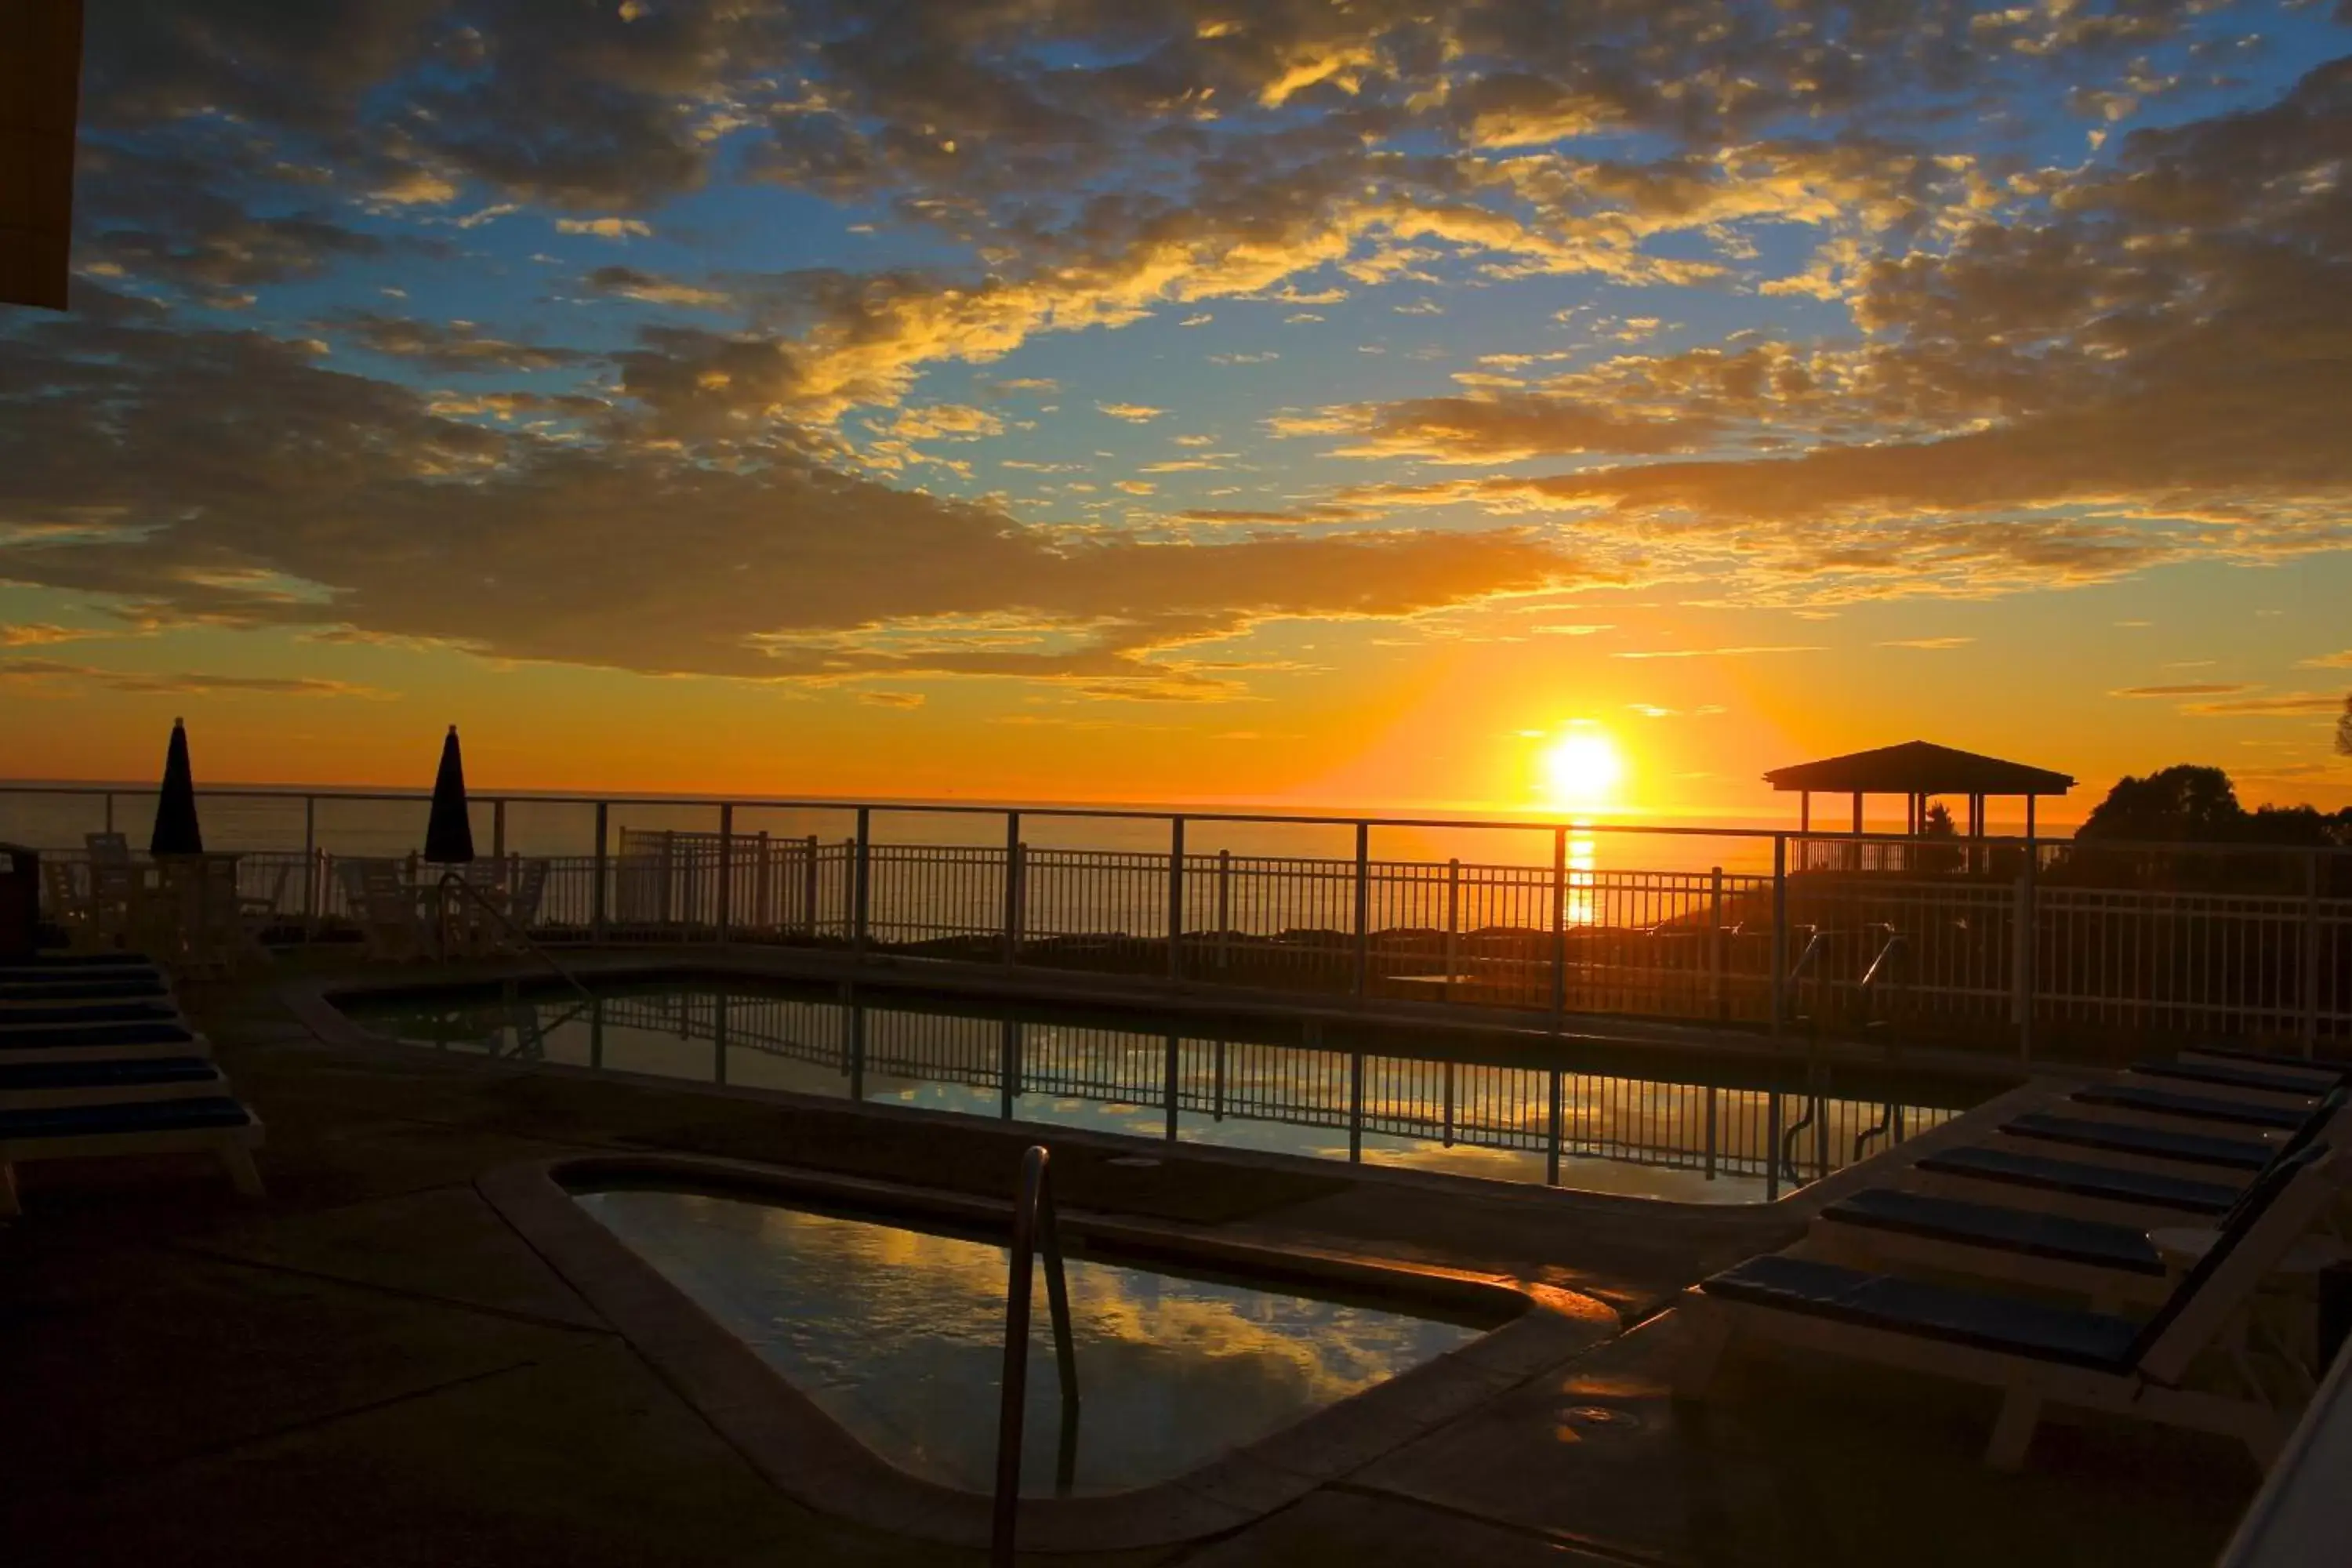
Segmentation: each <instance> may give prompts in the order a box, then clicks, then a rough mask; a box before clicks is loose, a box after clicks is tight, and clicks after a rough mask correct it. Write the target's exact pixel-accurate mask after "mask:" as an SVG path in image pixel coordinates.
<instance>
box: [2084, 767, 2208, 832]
mask: <svg viewBox="0 0 2352 1568" xmlns="http://www.w3.org/2000/svg"><path fill="white" fill-rule="evenodd" d="M2245 817H2246V811H2245V807H2243V806H2242V805H2239V804H2238V792H2237V789H2236V787H2235V786H2234V785H2232V784H2231V783H2230V775H2229V774H2227V773H2223V772H2222V771H2221V769H2219V768H2200V767H2197V766H2194V765H2192V764H2190V763H2179V764H2178V765H2176V766H2173V767H2169V768H2166V769H2163V770H2162V771H2161V772H2158V773H2150V774H2148V775H2147V777H2146V778H2144V779H2143V778H2135V777H2131V776H2129V775H2126V777H2124V778H2121V779H2118V780H2117V781H2116V787H2115V788H2113V789H2111V790H2109V791H2108V792H2107V798H2106V799H2105V800H2103V801H2101V802H2100V803H2099V804H2098V805H2096V806H2095V807H2093V808H2092V811H2091V815H2090V816H2087V817H2085V818H2084V821H2083V826H2082V827H2081V828H2080V829H2079V830H2077V832H2076V833H2075V835H2074V837H2077V838H2114V839H2122V840H2125V841H2126V842H2132V843H2140V844H2159V843H2190V844H2222V843H2227V842H2228V841H2230V840H2231V839H2232V838H2234V837H2237V836H2238V834H2237V830H2238V828H2239V827H2240V826H2241V825H2242V824H2243V823H2244V821H2245Z"/></svg>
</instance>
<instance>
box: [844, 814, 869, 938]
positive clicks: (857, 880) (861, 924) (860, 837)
mask: <svg viewBox="0 0 2352 1568" xmlns="http://www.w3.org/2000/svg"><path fill="white" fill-rule="evenodd" d="M873 826H874V823H873V808H872V807H870V806H864V805H861V806H859V807H858V808H857V850H856V865H855V866H853V867H852V868H851V872H850V894H849V947H850V951H851V952H852V953H854V954H855V955H856V957H858V958H859V959H863V958H865V956H866V917H867V914H868V913H869V906H868V903H867V900H869V899H870V898H871V897H872V896H873V865H874V837H873Z"/></svg>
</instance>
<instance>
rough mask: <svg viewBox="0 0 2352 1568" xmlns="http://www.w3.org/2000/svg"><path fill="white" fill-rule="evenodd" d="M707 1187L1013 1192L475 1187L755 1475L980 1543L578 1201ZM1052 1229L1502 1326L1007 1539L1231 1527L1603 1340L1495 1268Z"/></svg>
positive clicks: (973, 1520) (982, 1512)
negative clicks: (1457, 1308) (1486, 1314)
mask: <svg viewBox="0 0 2352 1568" xmlns="http://www.w3.org/2000/svg"><path fill="white" fill-rule="evenodd" d="M649 1182H651V1183H659V1184H675V1185H685V1186H693V1185H697V1184H699V1185H702V1186H705V1187H710V1186H717V1187H721V1188H724V1189H726V1190H727V1191H728V1192H729V1193H730V1194H751V1195H754V1196H760V1195H765V1196H772V1197H773V1198H775V1199H779V1200H783V1201H790V1200H792V1199H793V1198H799V1199H803V1200H808V1199H815V1200H818V1201H821V1202H826V1203H832V1204H836V1205H845V1206H848V1207H851V1208H862V1209H866V1210H879V1211H881V1212H882V1213H885V1214H893V1213H895V1214H899V1215H909V1216H916V1215H920V1216H925V1217H929V1218H932V1219H935V1220H938V1221H940V1222H944V1223H948V1224H952V1225H960V1226H973V1225H978V1226H985V1227H989V1228H996V1227H999V1226H1003V1227H1008V1228H1009V1226H1010V1223H1011V1215H1012V1205H1010V1204H1009V1203H1005V1202H1002V1201H998V1200H994V1199H988V1198H979V1197H973V1196H969V1195H966V1194H960V1193H950V1192H945V1191H941V1190H939V1189H933V1188H923V1187H915V1186H908V1185H904V1184H898V1183H891V1182H881V1181H875V1180H871V1179H868V1178H864V1177H854V1176H845V1175H838V1174H835V1173H829V1172H820V1171H810V1170H801V1169H796V1168H793V1167H786V1166H776V1165H762V1164H755V1163H750V1162H745V1161H736V1160H721V1159H713V1158H706V1157H701V1156H692V1155H677V1154H659V1153H611V1154H601V1153H600V1154H586V1155H580V1154H572V1155H562V1156H558V1157H556V1158H552V1159H545V1160H535V1161H530V1162H526V1163H521V1164H517V1165H509V1166H504V1167H501V1168H499V1169H498V1170H495V1171H492V1172H489V1173H486V1174H485V1175H483V1176H482V1177H481V1178H479V1179H478V1181H477V1182H476V1184H475V1186H476V1188H477V1190H478V1191H479V1192H480V1194H482V1196H483V1198H484V1199H485V1200H486V1201H488V1203H489V1204H490V1205H492V1206H493V1207H494V1208H496V1209H497V1210H498V1212H499V1214H500V1215H503V1216H504V1217H505V1218H506V1219H507V1221H508V1222H509V1224H511V1225H512V1226H514V1228H515V1230H516V1231H517V1233H518V1234H519V1235H520V1236H521V1237H522V1238H523V1239H524V1240H525V1241H526V1242H527V1243H528V1244H529V1245H530V1247H532V1248H533V1249H534V1250H535V1251H536V1252H538V1253H539V1255H540V1256H541V1258H544V1259H545V1260H546V1261H547V1263H548V1264H549V1266H550V1267H551V1268H554V1270H555V1271H556V1272H557V1273H558V1274H559V1275H561V1276H562V1278H563V1279H565V1280H566V1281H567V1282H568V1283H569V1284H570V1285H571V1286H572V1288H573V1289H575V1290H577V1291H578V1292H579V1293H580V1294H581V1296H582V1297H583V1299H584V1300H587V1302H588V1303H589V1305H590V1306H591V1307H593V1309H594V1310H596V1311H597V1312H598V1313H599V1314H600V1315H601V1316H602V1317H603V1318H604V1320H605V1321H607V1322H608V1323H609V1324H611V1325H612V1327H613V1328H614V1329H615V1330H616V1331H618V1332H619V1333H620V1334H621V1336H622V1337H623V1338H624V1339H625V1340H626V1341H627V1342H628V1343H629V1344H630V1345H631V1346H632V1347H633V1348H634V1349H635V1351H636V1352H637V1353H638V1354H640V1355H641V1356H643V1357H644V1358H645V1359H646V1362H647V1363H650V1364H651V1366H652V1367H653V1369H654V1371H655V1372H656V1373H657V1374H658V1375H659V1376H660V1377H661V1378H662V1379H663V1381H664V1382H666V1383H667V1384H669V1385H670V1387H671V1388H673V1389H674V1390H676V1391H677V1394H679V1396H680V1397H682V1398H684V1399H685V1400H686V1401H687V1402H688V1404H689V1405H692V1406H693V1407H694V1408H695V1409H696V1410H697V1411H698V1413H699V1414H700V1415H702V1416H703V1418H704V1419H705V1420H707V1421H709V1423H710V1424H711V1426H713V1427H714V1428H715V1429H716V1430H717V1431H718V1432H719V1434H720V1435H721V1436H723V1437H724V1438H725V1439H726V1440H727V1441H728V1442H729V1443H730V1445H731V1446H732V1447H734V1448H735V1449H736V1450H737V1451H738V1452H739V1453H740V1454H742V1455H743V1457H744V1458H746V1459H747V1460H749V1461H750V1462H751V1465H752V1467H753V1468H756V1469H757V1470H759V1471H760V1473H761V1475H762V1476H763V1477H765V1478H766V1479H767V1480H768V1481H769V1483H770V1484H771V1485H772V1486H774V1487H775V1488H776V1489H777V1490H779V1491H781V1492H782V1493H783V1494H784V1495H786V1496H787V1497H790V1498H792V1499H793V1500H795V1501H797V1502H800V1503H802V1504H803V1505H805V1506H807V1507H809V1508H812V1509H814V1510H818V1511H820V1512H823V1513H827V1514H832V1515H835V1516H838V1517H841V1518H845V1519H848V1520H851V1521H855V1522H857V1523H860V1524H864V1525H868V1526H871V1527H873V1528H876V1529H878V1530H883V1531H890V1532H892V1533H896V1534H903V1535H910V1536H914V1537H917V1538H919V1539H922V1540H927V1541H932V1542H940V1543H942V1544H948V1545H955V1546H963V1547H977V1546H985V1545H986V1544H987V1543H988V1540H989V1526H990V1500H989V1499H988V1498H987V1497H985V1496H983V1495H982V1494H980V1493H976V1492H967V1491H963V1490H961V1489H957V1488H953V1487H949V1486H946V1485H942V1484H940V1483H939V1482H935V1481H929V1480H926V1479H921V1478H919V1477H916V1476H913V1475H910V1474H908V1473H907V1472H906V1471H903V1470H900V1469H899V1468H897V1467H896V1466H894V1465H892V1464H891V1463H890V1462H889V1461H888V1460H887V1459H886V1458H883V1457H881V1456H880V1455H878V1454H877V1453H875V1452H874V1451H873V1450H872V1449H870V1448H867V1447H866V1446H865V1445H864V1444H863V1443H861V1442H859V1441H858V1439H857V1438H856V1436H853V1435H852V1434H851V1433H850V1432H849V1431H848V1430H847V1429H845V1427H843V1426H841V1425H840V1424H839V1423H837V1422H836V1421H835V1420H834V1418H833V1417H832V1416H830V1415H826V1414H825V1413H824V1411H823V1410H822V1409H821V1408H819V1407H818V1405H816V1404H815V1402H814V1400H812V1399H810V1398H809V1396H808V1395H806V1394H803V1393H802V1392H801V1391H800V1390H799V1389H798V1388H797V1387H795V1386H793V1383H792V1382H791V1380H790V1379H789V1378H788V1377H786V1376H785V1374H784V1373H782V1372H780V1371H778V1370H777V1369H776V1368H774V1367H772V1366H771V1365H770V1364H769V1363H767V1362H766V1361H765V1360H763V1359H762V1358H761V1356H760V1354H759V1352H757V1351H755V1350H754V1349H752V1347H751V1345H750V1344H749V1343H748V1342H745V1341H744V1340H742V1339H740V1338H739V1337H738V1336H737V1335H735V1334H734V1333H733V1332H732V1331H730V1330H728V1329H727V1328H726V1327H725V1326H724V1325H723V1324H722V1323H720V1322H719V1320H718V1319H717V1318H716V1317H714V1316H713V1315H711V1313H710V1312H709V1310H708V1309H706V1308H705V1307H703V1306H702V1304H701V1303H699V1302H698V1301H697V1300H694V1298H693V1297H692V1296H690V1295H688V1293H687V1292H686V1291H685V1290H684V1289H681V1288H679V1287H678V1286H677V1285H675V1284H673V1283H672V1282H671V1281H670V1280H669V1279H667V1278H666V1277H665V1276H664V1275H663V1274H662V1273H661V1272H660V1271H659V1270H658V1269H657V1268H655V1266H654V1265H653V1264H652V1263H650V1262H649V1261H647V1260H646V1258H643V1257H642V1256H640V1255H639V1254H638V1253H637V1252H635V1250H634V1249H632V1248H631V1247H629V1246H628V1245H627V1243H625V1242H624V1241H623V1240H622V1239H621V1238H620V1237H618V1236H617V1235H615V1234H614V1232H612V1231H611V1230H609V1229H607V1228H606V1227H605V1226H604V1225H603V1224H602V1223H600V1222H599V1221H597V1220H596V1219H595V1218H594V1217H593V1215H590V1214H589V1213H588V1212H587V1211H586V1210H585V1209H583V1208H582V1207H581V1205H579V1204H578V1203H577V1202H575V1201H574V1194H575V1193H577V1192H579V1191H582V1190H593V1188H594V1187H595V1186H596V1185H598V1184H607V1185H619V1184H646V1183H649ZM1061 1217H1062V1223H1063V1226H1064V1227H1065V1228H1066V1230H1068V1231H1071V1232H1074V1233H1076V1234H1077V1235H1079V1236H1083V1237H1091V1238H1094V1239H1097V1240H1098V1241H1101V1242H1103V1243H1106V1244H1108V1245H1109V1246H1110V1247H1115V1248H1116V1249H1118V1250H1119V1251H1121V1252H1131V1253H1138V1254H1142V1255H1146V1256H1152V1257H1159V1258H1163V1259H1166V1260H1168V1261H1171V1262H1179V1261H1181V1262H1184V1263H1190V1264H1192V1265H1194V1266H1196V1267H1200V1268H1208V1269H1212V1270H1218V1271H1229V1272H1234V1273H1239V1274H1244V1275H1250V1274H1258V1275H1269V1276H1273V1277H1276V1278H1279V1279H1284V1280H1286V1281H1294V1282H1297V1283H1300V1284H1304V1285H1308V1286H1310V1287H1311V1286H1312V1285H1313V1284H1316V1283H1321V1284H1324V1285H1326V1286H1329V1287H1333V1288H1338V1289H1347V1290H1349V1291H1364V1292H1370V1293H1373V1294H1376V1295H1378V1294H1388V1293H1394V1292H1399V1291H1402V1292H1403V1293H1405V1294H1408V1295H1410V1296H1413V1297H1418V1298H1419V1299H1421V1300H1424V1301H1444V1302H1451V1303H1456V1304H1460V1305H1462V1306H1465V1307H1471V1308H1473V1309H1474V1310H1486V1311H1496V1310H1506V1311H1508V1312H1509V1313H1510V1314H1511V1316H1510V1318H1509V1321H1506V1322H1504V1323H1502V1324H1501V1325H1500V1326H1498V1327H1496V1328H1495V1329H1493V1330H1490V1331H1487V1332H1486V1333H1485V1334H1483V1335H1481V1336H1480V1337H1479V1338H1477V1339H1475V1340H1473V1341H1472V1342H1469V1343H1468V1344H1466V1345H1463V1346H1461V1347H1459V1348H1458V1349H1455V1350H1453V1351H1449V1352H1444V1354H1441V1355H1439V1356H1436V1357H1434V1358H1433V1359H1432V1360H1430V1361H1427V1362H1424V1363H1421V1364H1420V1365H1419V1366H1416V1367H1413V1368H1412V1369H1411V1370H1409V1371H1407V1372H1404V1373H1400V1374H1398V1375H1397V1376H1395V1377H1392V1378H1390V1379H1388V1380H1387V1381H1385V1382H1382V1383H1380V1384H1375V1385H1374V1386H1372V1387H1370V1388H1368V1389H1365V1390H1363V1391H1361V1392H1360V1393H1357V1394H1351V1395H1349V1396H1348V1397H1347V1398H1344V1399H1341V1400H1339V1401H1337V1402H1335V1403H1333V1404H1331V1405H1325V1406H1324V1407H1322V1408H1321V1409H1319V1410H1317V1411H1314V1412H1312V1413H1311V1414H1309V1415H1305V1416H1303V1417H1301V1418H1300V1419H1299V1420H1297V1421H1296V1422H1293V1423H1291V1424H1290V1425H1289V1426H1285V1427H1282V1428H1281V1429H1279V1430H1277V1431H1275V1432H1273V1433H1269V1434H1268V1435H1266V1436H1264V1437H1261V1438H1259V1439H1257V1440H1256V1441H1255V1442H1253V1443H1250V1444H1247V1445H1245V1446H1244V1447H1240V1448H1237V1449H1234V1450H1233V1451H1232V1452H1230V1453H1227V1454H1225V1455H1223V1456H1222V1457H1221V1458H1217V1459H1214V1460H1212V1461H1211V1462H1209V1463H1208V1464H1206V1465H1203V1466H1201V1467H1199V1468H1194V1469H1192V1470H1191V1471H1188V1472H1186V1473H1185V1474H1183V1475H1181V1476H1179V1477H1176V1478H1174V1479H1170V1480H1166V1481H1160V1482H1157V1483H1154V1484H1153V1485H1150V1486H1148V1487H1142V1488H1138V1489H1132V1490H1129V1491H1124V1492H1118V1493H1110V1494H1105V1495H1102V1496H1096V1497H1076V1498H1024V1500H1023V1501H1022V1504H1021V1525H1020V1536H1021V1545H1022V1548H1023V1550H1024V1551H1032V1552H1117V1551H1130V1550H1139V1549H1142V1548H1148V1547H1156V1546H1166V1545H1172V1544H1175V1543H1178V1542H1188V1541H1195V1540H1199V1539H1201V1538H1202V1537H1205V1536H1212V1535H1217V1534H1222V1533H1223V1532H1225V1531H1232V1530H1235V1529H1239V1528H1240V1527H1242V1526H1244V1525H1245V1524H1248V1523H1251V1522H1253V1521H1256V1520H1258V1519H1262V1518H1264V1517H1265V1515H1267V1514H1269V1513H1272V1512H1274V1511H1276V1510H1278V1509H1281V1508H1284V1507H1286V1506H1287V1505H1289V1504H1290V1503H1292V1502H1295V1501H1297V1500H1298V1499H1300V1498H1302V1497H1304V1496H1306V1495H1307V1493H1309V1492H1311V1491H1314V1490H1315V1489H1318V1488H1319V1487H1322V1486H1324V1485H1326V1484H1328V1483H1329V1482H1331V1481H1335V1480H1338V1479H1340V1478H1341V1477H1343V1476H1345V1475H1347V1474H1348V1473H1349V1472H1351V1471H1353V1470H1356V1469H1358V1468H1361V1467H1363V1466H1365V1465H1367V1464H1370V1463H1371V1462H1372V1461H1373V1460H1375V1459H1377V1458H1381V1456H1383V1455H1385V1454H1388V1453H1390V1452H1391V1451H1393V1450H1395V1449H1397V1448H1399V1447H1402V1446H1404V1445H1405V1444H1407V1443H1410V1442H1412V1441H1413V1440H1414V1439H1415V1438H1417V1437H1420V1436H1423V1434H1425V1433H1427V1432H1430V1431H1432V1430H1433V1429H1434V1428H1436V1427H1437V1426H1442V1425H1444V1424H1445V1423H1446V1422H1449V1421H1452V1420H1454V1418H1455V1417H1457V1416H1459V1415H1464V1414H1465V1413H1466V1412H1468V1411H1469V1410H1471V1409H1473V1408H1475V1406H1476V1405H1480V1404H1482V1403H1484V1402H1485V1401H1486V1400H1487V1399H1489V1398H1491V1397H1493V1396H1494V1395H1496V1394H1500V1393H1502V1392H1504V1391H1505V1390H1507V1389H1508V1388H1511V1387H1513V1386H1515V1385H1517V1384H1520V1383H1523V1382H1525V1381H1526V1380H1527V1379H1528V1378H1530V1377H1532V1376H1534V1375H1536V1374H1537V1373H1540V1372H1542V1371H1543V1370H1544V1369H1546V1368H1548V1367H1550V1366H1554V1365H1557V1364H1559V1363H1562V1362H1565V1361H1567V1360H1569V1359H1570V1358H1572V1357H1574V1356H1577V1355H1580V1354H1581V1353H1583V1352H1586V1351H1589V1350H1591V1349H1592V1348H1593V1347H1595V1346H1597V1345H1599V1344H1601V1343H1603V1342H1606V1341H1608V1340H1611V1339H1613V1338H1614V1337H1616V1335H1617V1333H1618V1332H1619V1322H1618V1318H1617V1314H1616V1313H1615V1312H1614V1311H1613V1310H1611V1309H1610V1308H1608V1307H1607V1306H1606V1305H1604V1304H1602V1303H1601V1301H1599V1300H1595V1299H1593V1298H1591V1297H1588V1296H1583V1295H1580V1294H1578V1293H1576V1292H1572V1291H1566V1290H1560V1289H1555V1288H1552V1287H1549V1286H1544V1285H1540V1284H1536V1283H1532V1282H1529V1281H1526V1280H1521V1279H1513V1278H1510V1277H1508V1276H1506V1275H1498V1274H1476V1273H1471V1272H1466V1271H1463V1270H1457V1269H1446V1268H1432V1267H1429V1266H1426V1265H1421V1264H1410V1263H1402V1262H1399V1261H1395V1260H1391V1259H1384V1258H1372V1257H1369V1256H1365V1255H1360V1254H1354V1253H1348V1252H1342V1251H1337V1250H1322V1249H1307V1248H1301V1247H1268V1246H1264V1245H1260V1244H1256V1243H1252V1242H1246V1241H1241V1240H1237V1239H1234V1238H1231V1237H1217V1236H1213V1235H1210V1234H1205V1233H1203V1232H1202V1231H1200V1230H1198V1229H1193V1228H1189V1227H1183V1226H1173V1225H1160V1224H1142V1223H1138V1222H1136V1221H1134V1220H1132V1219H1125V1218H1118V1217H1114V1216H1111V1215H1103V1214H1099V1213H1096V1212H1092V1211H1087V1210H1080V1209H1071V1210H1067V1211H1066V1212H1065V1213H1064V1214H1063V1215H1062V1216H1061Z"/></svg>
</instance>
